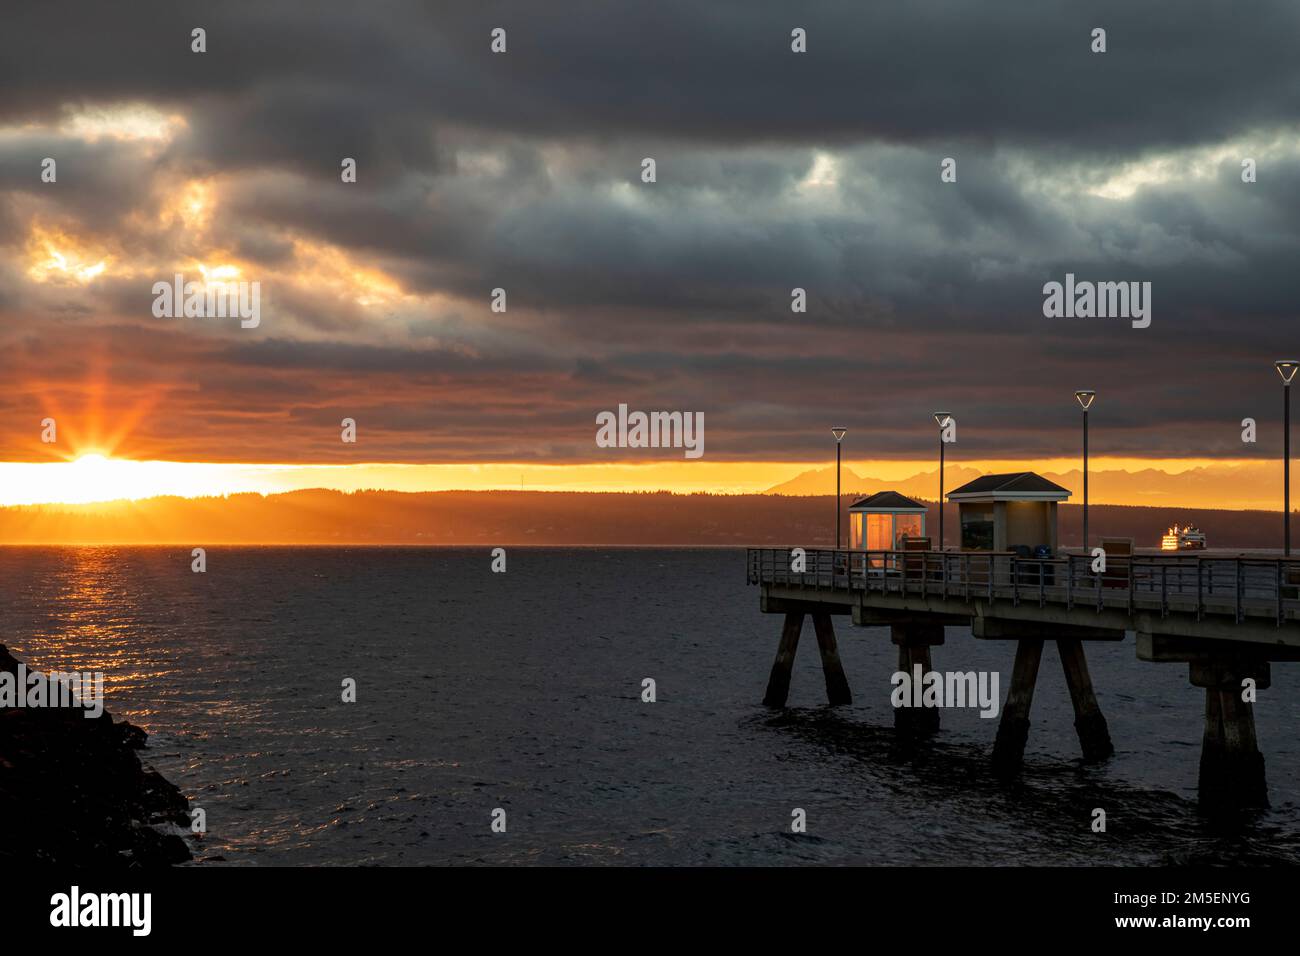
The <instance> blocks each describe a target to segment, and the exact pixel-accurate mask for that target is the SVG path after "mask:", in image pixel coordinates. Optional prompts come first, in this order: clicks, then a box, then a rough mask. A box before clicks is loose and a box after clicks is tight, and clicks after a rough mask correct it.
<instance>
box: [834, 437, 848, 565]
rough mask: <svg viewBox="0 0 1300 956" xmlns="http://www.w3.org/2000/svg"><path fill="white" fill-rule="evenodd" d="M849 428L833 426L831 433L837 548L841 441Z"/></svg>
mask: <svg viewBox="0 0 1300 956" xmlns="http://www.w3.org/2000/svg"><path fill="white" fill-rule="evenodd" d="M847 431H848V429H847V428H844V427H842V426H840V425H836V426H834V427H833V428H831V434H832V435H834V436H835V550H836V551H838V550H839V549H840V442H842V441H843V440H844V434H845V432H847Z"/></svg>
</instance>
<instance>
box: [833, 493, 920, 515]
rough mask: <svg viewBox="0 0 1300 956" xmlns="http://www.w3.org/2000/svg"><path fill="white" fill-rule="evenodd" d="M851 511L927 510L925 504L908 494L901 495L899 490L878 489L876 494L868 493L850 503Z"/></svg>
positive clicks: (918, 511)
mask: <svg viewBox="0 0 1300 956" xmlns="http://www.w3.org/2000/svg"><path fill="white" fill-rule="evenodd" d="M849 510H850V511H890V512H895V513H897V512H908V511H915V512H917V513H918V514H921V513H924V512H925V510H926V509H925V505H923V504H921V503H920V502H919V501H913V500H912V499H911V498H909V497H907V496H906V495H900V494H899V493H898V492H897V491H877V492H876V493H875V494H874V495H867V496H866V497H865V498H859V499H858V500H857V501H855V502H853V504H851V505H849Z"/></svg>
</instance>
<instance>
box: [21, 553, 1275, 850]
mask: <svg viewBox="0 0 1300 956" xmlns="http://www.w3.org/2000/svg"><path fill="white" fill-rule="evenodd" d="M744 561H745V556H744V552H743V551H734V550H727V551H707V550H704V551H702V550H662V549H646V550H640V549H620V550H593V549H562V548H553V549H536V548H532V549H529V548H511V549H509V555H508V562H509V564H508V571H507V572H506V573H505V574H493V573H491V571H490V556H489V554H488V549H487V548H480V549H415V548H328V549H326V548H211V549H209V550H208V570H207V573H206V574H194V573H192V572H191V570H190V556H189V551H188V549H177V548H121V549H118V548H81V549H77V548H0V642H3V643H6V644H8V645H9V646H10V647H11V648H12V649H13V650H14V651H15V653H17V654H18V655H19V656H20V657H25V658H26V660H27V661H28V662H29V663H30V664H32V665H34V666H37V667H40V668H41V669H53V668H60V669H92V670H101V669H102V670H104V671H105V672H106V681H107V687H108V691H107V693H108V706H109V709H110V710H112V711H113V712H114V713H115V714H116V715H118V716H122V717H126V718H128V719H130V720H131V721H133V722H135V723H137V724H139V725H141V726H142V727H144V728H145V729H146V730H148V731H149V733H150V734H151V735H152V736H151V739H150V744H149V748H148V750H147V751H146V753H145V759H146V760H147V761H148V762H150V763H152V764H153V765H154V766H155V767H156V768H157V769H158V770H160V771H161V772H162V773H163V774H164V775H165V776H166V777H168V778H169V779H170V780H172V781H173V782H174V783H176V784H177V785H178V786H180V787H181V788H182V789H183V790H184V791H185V792H186V794H187V795H189V796H190V797H191V798H192V802H193V805H196V806H200V807H203V808H204V809H205V811H206V812H207V822H208V834H207V836H206V838H205V839H203V840H202V841H201V842H198V843H196V845H195V848H196V855H198V856H201V857H204V858H209V859H210V858H213V857H221V858H224V860H225V861H227V862H228V863H230V864H255V865H299V864H358V863H360V864H446V863H495V864H505V863H546V864H798V863H826V864H844V863H851V864H937V863H956V864H999V865H1015V864H1109V863H1128V864H1134V863H1137V864H1145V863H1157V864H1158V863H1174V862H1196V861H1200V862H1223V863H1229V864H1236V863H1267V862H1288V863H1295V862H1298V861H1300V740H1297V735H1296V733H1295V728H1296V727H1297V726H1300V679H1298V678H1300V675H1298V674H1297V672H1296V671H1297V669H1296V668H1295V667H1292V666H1289V665H1285V664H1282V665H1274V668H1273V681H1274V683H1273V687H1272V689H1271V690H1268V691H1264V692H1263V693H1262V698H1261V701H1260V703H1259V705H1258V706H1257V720H1258V730H1259V738H1260V744H1261V748H1262V749H1263V751H1264V754H1265V759H1266V761H1267V766H1268V777H1269V785H1270V794H1271V798H1272V801H1273V808H1272V809H1271V810H1269V811H1267V812H1264V813H1261V814H1257V815H1252V816H1250V817H1247V818H1245V819H1242V820H1239V821H1235V822H1233V823H1231V824H1223V823H1212V822H1210V821H1207V820H1205V819H1203V818H1202V817H1201V816H1200V815H1199V814H1198V812H1197V810H1196V807H1195V803H1194V798H1195V784H1196V765H1197V758H1198V755H1199V752H1200V736H1201V730H1202V712H1203V696H1202V692H1201V691H1200V690H1198V689H1195V688H1193V687H1192V686H1191V685H1190V684H1189V683H1188V681H1187V669H1186V666H1185V665H1176V664H1146V663H1141V662H1139V661H1137V660H1136V658H1135V656H1134V649H1133V641H1132V637H1131V636H1130V638H1129V639H1128V640H1126V641H1124V642H1123V643H1122V644H1097V645H1090V646H1089V648H1088V652H1089V655H1090V665H1091V668H1092V673H1093V678H1094V682H1095V684H1096V687H1097V691H1098V695H1099V699H1100V702H1101V705H1102V708H1103V710H1104V711H1105V713H1106V716H1107V718H1108V720H1109V722H1110V728H1111V734H1112V737H1113V738H1114V741H1115V745H1116V748H1117V751H1118V753H1117V755H1116V757H1115V758H1114V759H1112V760H1111V761H1110V762H1108V763H1107V764H1106V765H1104V766H1102V767H1097V768H1093V767H1088V768H1085V767H1082V766H1080V765H1079V764H1078V761H1077V759H1076V758H1077V741H1076V739H1075V737H1074V731H1073V723H1072V722H1073V714H1072V711H1071V709H1070V705H1069V699H1068V695H1067V692H1066V688H1065V683H1064V680H1063V678H1062V676H1061V671H1060V664H1059V661H1058V659H1057V657H1056V653H1055V650H1054V648H1052V647H1051V645H1050V644H1049V647H1048V650H1047V651H1046V652H1045V655H1044V658H1043V664H1042V670H1041V673H1040V677H1039V685H1038V691H1037V694H1036V696H1035V700H1034V714H1033V720H1034V725H1033V729H1032V731H1031V735H1030V744H1029V750H1028V753H1027V756H1026V762H1027V765H1026V771H1025V773H1024V775H1023V777H1022V779H1021V780H1020V781H1019V782H1017V783H1015V784H1003V783H1000V782H998V781H997V780H996V779H995V778H993V777H992V776H991V775H990V774H989V772H988V770H987V755H988V752H989V749H990V748H991V746H992V743H993V738H994V734H995V731H996V724H997V721H996V720H985V719H981V718H980V717H979V716H978V715H977V713H976V712H975V711H973V710H971V711H959V712H954V711H951V710H949V711H944V712H943V715H942V720H943V724H944V726H943V730H942V732H941V734H940V736H939V737H938V738H937V740H936V741H935V742H934V743H933V744H931V745H928V746H924V747H922V748H921V749H919V750H916V751H913V752H904V751H900V750H899V749H898V748H897V747H896V745H895V740H894V734H893V730H892V710H891V708H890V704H889V692H890V683H889V678H890V674H891V673H892V672H893V671H894V669H895V649H894V647H893V646H892V645H891V644H890V643H889V635H888V632H887V631H885V630H882V629H876V628H853V627H850V626H849V625H848V623H847V621H846V619H843V618H836V626H837V630H838V634H839V638H840V651H841V655H842V657H843V660H844V664H845V669H846V672H847V674H848V677H849V682H850V685H851V686H852V689H853V693H854V704H853V705H852V706H851V707H842V708H835V709H834V710H831V709H828V708H826V707H825V706H823V704H824V701H825V696H824V688H823V684H822V678H821V669H820V664H819V661H818V657H817V653H816V642H815V640H814V639H813V636H812V633H811V630H812V629H811V625H808V626H807V627H806V629H805V634H804V637H803V641H802V646H801V648H800V654H799V657H798V660H797V662H796V666H795V673H794V679H793V684H792V690H791V697H790V702H791V704H792V705H793V706H792V707H791V708H790V709H788V710H786V711H784V712H773V711H769V710H767V709H766V708H764V707H762V706H761V704H760V701H761V699H762V696H763V691H764V688H765V685H766V680H767V673H768V669H769V667H770V666H771V662H772V657H773V653H774V651H775V647H776V643H777V638H778V635H779V630H780V621H779V618H777V617H776V616H768V615H763V614H761V613H759V611H758V594H757V590H756V589H755V588H751V587H747V586H746V585H745V583H744ZM1011 658H1012V647H1011V646H1010V645H1009V644H1003V643H1000V642H983V641H976V640H974V639H973V638H972V637H971V635H970V632H969V631H968V630H966V629H962V628H949V629H948V632H947V642H946V643H945V644H944V645H943V646H942V647H939V648H936V651H935V666H936V667H937V668H938V669H940V670H947V669H951V670H970V669H976V670H980V669H985V670H997V671H999V672H1000V673H1001V675H1002V692H1003V694H1005V690H1006V686H1007V683H1008V681H1009V677H1010V668H1011ZM346 677H351V678H355V680H356V681H357V685H358V700H357V702H356V703H355V704H344V703H342V702H341V699H340V696H341V682H342V681H343V679H344V678H346ZM646 677H652V678H654V680H655V681H656V683H657V689H658V701H657V702H656V703H654V704H647V703H643V702H642V701H641V682H642V679H643V678H646ZM498 807H500V808H503V809H504V810H505V811H506V814H507V817H506V820H507V832H506V833H504V834H495V833H493V832H492V831H491V828H490V823H491V819H492V812H493V810H494V809H495V808H498ZM796 807H798V808H802V809H804V810H805V811H806V812H807V820H808V832H807V833H806V834H802V835H796V834H793V833H791V832H790V821H791V811H792V810H793V809H794V808H796ZM1095 807H1101V808H1103V809H1105V810H1106V813H1107V818H1108V826H1107V832H1106V833H1104V834H1098V833H1093V832H1092V830H1091V828H1090V822H1091V819H1092V810H1093V808H1095Z"/></svg>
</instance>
